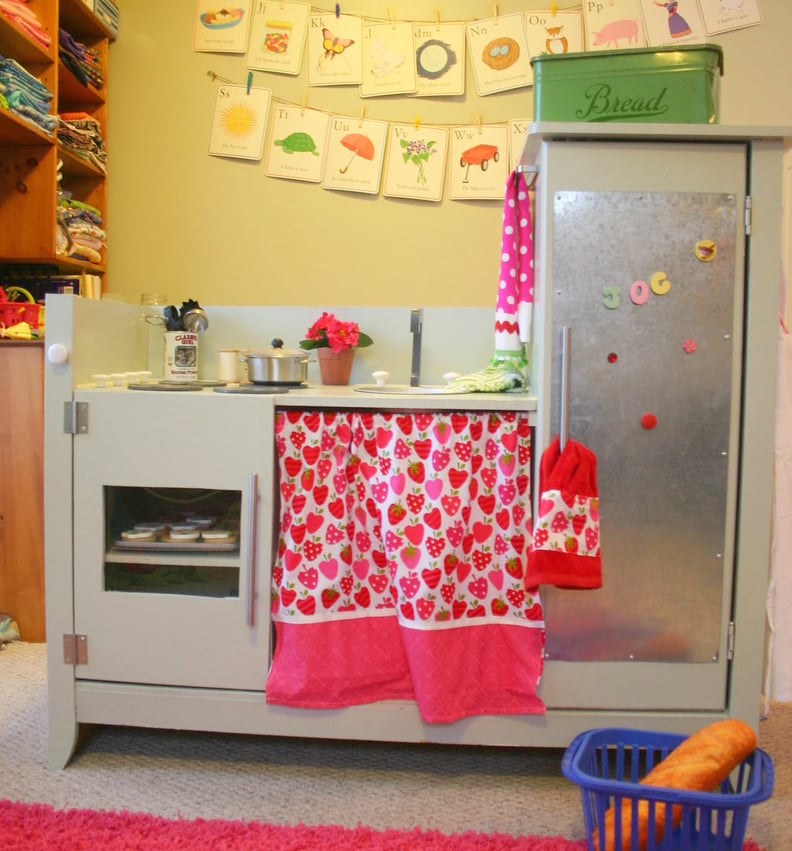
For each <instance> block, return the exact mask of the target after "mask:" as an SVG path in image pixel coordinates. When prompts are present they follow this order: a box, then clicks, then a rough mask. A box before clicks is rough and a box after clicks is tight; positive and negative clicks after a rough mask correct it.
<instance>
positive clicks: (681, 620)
mask: <svg viewBox="0 0 792 851" xmlns="http://www.w3.org/2000/svg"><path fill="white" fill-rule="evenodd" d="M736 225H737V211H736V203H735V198H734V196H733V195H729V194H715V193H686V192H662V193H652V192H600V191H596V192H582V191H559V192H556V193H554V196H553V226H554V249H553V285H552V293H551V295H550V296H549V298H551V299H552V319H553V336H552V387H553V399H554V405H553V414H552V431H553V433H554V434H557V433H559V430H560V413H559V405H558V399H559V393H560V389H561V388H560V385H561V373H562V355H561V351H560V349H561V339H562V336H563V334H562V331H561V329H562V328H565V327H566V328H569V329H570V331H569V332H567V333H568V334H569V340H570V346H569V366H568V369H569V399H570V402H569V420H568V433H569V436H570V437H571V438H574V439H576V440H579V441H580V442H581V443H583V444H585V445H586V446H588V447H589V448H590V449H591V450H592V451H593V452H594V453H595V455H596V456H597V465H598V466H597V473H598V485H599V494H600V507H601V518H600V519H601V538H602V559H603V572H604V586H603V588H602V589H601V590H598V591H594V592H582V593H581V592H568V591H567V592H565V591H558V590H557V589H549V590H547V591H546V592H545V594H544V597H545V604H546V617H547V625H548V641H547V656H548V658H560V659H597V660H623V659H637V660H649V661H672V660H680V659H681V660H684V661H688V662H706V661H713V660H714V659H716V658H717V654H718V648H719V637H720V631H721V611H722V596H723V570H724V553H725V552H728V551H729V549H730V544H729V541H728V535H729V529H730V528H731V527H730V523H729V517H728V512H729V502H728V499H727V492H728V487H729V464H728V460H729V454H730V453H729V448H730V439H731V437H730V436H731V435H732V434H733V432H732V429H733V428H736V423H734V422H733V419H736V417H737V415H736V414H734V413H733V411H735V410H737V409H736V408H735V407H733V405H732V395H733V386H735V385H733V380H734V374H733V373H734V371H735V368H736V367H735V359H734V354H735V340H734V336H735V331H737V325H736V323H735V315H736V313H735V311H736V309H737V307H739V305H736V299H737V297H738V296H737V294H736V292H735V279H736V278H735V271H736V270H735V262H736V261H735V233H736ZM702 240H710V241H711V242H712V243H714V245H715V247H716V253H715V256H714V258H712V259H702V258H706V257H707V256H708V255H707V254H706V252H702V251H701V250H699V251H698V252H697V244H699V247H700V241H702ZM735 395H736V394H735ZM645 415H651V416H650V417H649V419H650V420H651V417H655V418H656V425H655V426H654V427H653V428H647V427H646V426H647V425H651V422H647V418H646V417H645ZM594 636H596V638H595V639H594V640H592V639H593V637H594Z"/></svg>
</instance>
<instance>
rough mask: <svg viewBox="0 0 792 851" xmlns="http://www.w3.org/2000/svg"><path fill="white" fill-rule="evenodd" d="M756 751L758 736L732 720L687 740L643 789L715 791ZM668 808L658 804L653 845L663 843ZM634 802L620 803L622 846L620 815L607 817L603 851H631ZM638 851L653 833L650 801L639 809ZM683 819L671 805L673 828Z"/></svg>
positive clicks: (652, 773) (612, 813) (645, 781)
mask: <svg viewBox="0 0 792 851" xmlns="http://www.w3.org/2000/svg"><path fill="white" fill-rule="evenodd" d="M755 748H756V734H755V733H754V731H753V729H752V728H751V727H750V726H749V725H748V724H746V723H745V722H744V721H739V720H738V719H736V718H730V719H727V720H725V721H716V722H715V723H714V724H709V725H708V726H706V727H704V728H702V729H701V730H699V731H698V732H697V733H694V734H693V735H692V736H690V737H689V738H687V739H685V740H684V741H683V742H681V743H680V744H679V745H677V747H676V748H674V750H673V751H671V753H670V754H669V755H668V756H667V757H666V758H665V759H664V760H662V762H659V763H658V764H657V765H656V766H655V767H654V768H653V769H652V770H651V771H650V772H649V773H648V774H647V775H646V777H644V778H643V780H641V781H640V782H641V783H642V784H643V785H645V786H664V787H670V788H672V789H688V790H690V791H696V792H712V791H713V790H714V789H716V788H717V787H718V786H719V785H720V784H721V783H722V782H723V781H724V780H725V779H726V778H727V777H728V776H729V774H730V773H731V772H732V771H733V769H734V768H736V767H737V766H738V765H739V764H740V763H741V762H742V761H743V760H744V759H745V758H746V757H747V756H749V755H750V754H751V753H752V751H753V750H754V749H755ZM665 808H666V805H665V804H663V803H660V802H658V803H657V804H656V805H655V841H656V842H657V843H659V842H660V840H661V839H662V838H663V831H664V829H665ZM632 814H633V803H632V800H628V799H623V800H622V802H621V842H620V844H619V845H618V846H617V845H616V838H615V821H616V811H615V809H614V807H610V808H609V809H608V810H607V811H606V813H605V820H604V825H603V834H604V838H605V845H604V848H605V851H630V837H631V836H632ZM637 818H638V839H639V845H638V847H639V849H640V850H641V851H645V849H646V846H647V842H648V834H649V802H648V801H645V800H639V801H638V805H637ZM681 820H682V807H681V806H677V805H674V806H672V823H673V825H674V827H676V826H677V825H678V824H679V822H680V821H681ZM593 838H594V848H596V849H598V851H599V848H600V844H599V835H598V833H597V832H596V831H595V833H594V837H593Z"/></svg>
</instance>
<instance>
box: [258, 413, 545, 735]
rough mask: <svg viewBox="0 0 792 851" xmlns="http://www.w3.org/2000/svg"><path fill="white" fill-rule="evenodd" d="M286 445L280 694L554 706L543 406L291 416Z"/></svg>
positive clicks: (276, 575) (539, 708)
mask: <svg viewBox="0 0 792 851" xmlns="http://www.w3.org/2000/svg"><path fill="white" fill-rule="evenodd" d="M276 448H277V454H278V463H279V476H280V481H279V487H280V501H281V505H280V532H279V539H278V553H277V558H276V562H275V565H274V567H273V576H272V611H273V620H274V622H275V631H276V639H275V653H274V658H273V663H272V668H271V670H270V673H269V676H268V679H267V686H266V697H267V702H268V703H275V704H283V705H288V706H301V707H312V708H337V707H342V706H350V705H354V704H360V703H369V702H372V701H378V700H388V699H409V700H415V701H416V702H417V704H418V707H419V710H420V712H421V716H422V718H423V719H424V720H425V721H427V722H430V723H439V722H450V721H455V720H458V719H460V718H464V717H467V716H470V715H483V714H512V713H541V712H544V704H543V703H542V701H541V699H540V698H539V697H538V696H537V694H536V688H537V685H538V682H539V679H540V677H541V672H542V648H543V643H544V622H543V619H542V618H543V616H542V608H541V604H540V601H539V598H538V596H537V594H536V593H535V592H529V591H526V588H525V583H524V571H525V564H526V559H527V552H528V545H529V542H530V529H531V515H530V508H529V496H530V461H531V458H530V454H531V449H530V430H529V426H528V418H527V415H521V414H515V413H497V414H487V413H434V412H433V413H405V414H399V413H369V412H356V411H342V412H338V411H332V412H330V411H328V412H320V411H279V412H278V413H277V415H276Z"/></svg>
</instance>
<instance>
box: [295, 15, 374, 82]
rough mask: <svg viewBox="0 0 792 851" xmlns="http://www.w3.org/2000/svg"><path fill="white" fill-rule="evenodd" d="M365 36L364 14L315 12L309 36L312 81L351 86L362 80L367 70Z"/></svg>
mask: <svg viewBox="0 0 792 851" xmlns="http://www.w3.org/2000/svg"><path fill="white" fill-rule="evenodd" d="M362 37H363V19H362V18H359V17H356V16H354V15H338V16H334V17H331V16H330V15H312V16H311V24H310V29H309V37H308V61H309V65H308V85H310V86H348V85H352V84H355V83H359V82H360V80H361V76H362V73H363V70H362V60H361V53H360V44H361V40H362ZM350 48H352V49H350Z"/></svg>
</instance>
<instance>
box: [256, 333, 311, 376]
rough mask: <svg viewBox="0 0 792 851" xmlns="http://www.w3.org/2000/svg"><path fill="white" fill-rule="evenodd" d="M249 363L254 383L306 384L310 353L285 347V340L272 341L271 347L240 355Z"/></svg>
mask: <svg viewBox="0 0 792 851" xmlns="http://www.w3.org/2000/svg"><path fill="white" fill-rule="evenodd" d="M239 359H240V361H242V363H247V373H248V379H249V380H250V381H252V382H253V384H286V385H294V384H304V383H305V382H306V380H307V379H308V353H307V352H304V351H303V350H302V349H284V348H283V340H280V339H277V338H276V339H275V340H273V341H272V348H271V349H258V350H255V349H254V350H250V351H244V352H242V353H241V354H240V356H239Z"/></svg>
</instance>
